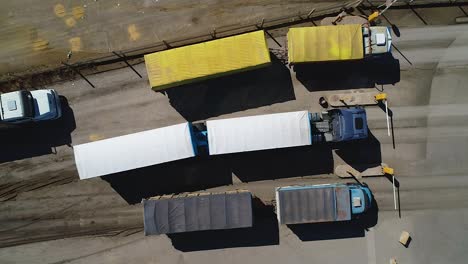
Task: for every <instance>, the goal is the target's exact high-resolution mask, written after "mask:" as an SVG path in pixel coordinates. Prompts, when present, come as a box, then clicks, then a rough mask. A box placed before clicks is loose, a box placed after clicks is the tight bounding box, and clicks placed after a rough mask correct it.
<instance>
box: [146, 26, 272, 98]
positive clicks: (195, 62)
mask: <svg viewBox="0 0 468 264" xmlns="http://www.w3.org/2000/svg"><path fill="white" fill-rule="evenodd" d="M270 63H271V60H270V53H269V50H268V46H267V43H266V39H265V33H264V32H263V30H260V31H255V32H252V33H246V34H242V35H237V36H233V37H227V38H222V39H217V40H212V41H208V42H203V43H199V44H194V45H189V46H185V47H180V48H175V49H169V50H164V51H160V52H155V53H151V54H148V55H145V64H146V70H147V71H148V79H149V82H150V85H151V87H152V88H153V90H163V89H167V88H170V87H174V86H178V85H181V84H185V83H190V82H194V81H198V80H201V79H207V78H212V77H217V76H221V75H226V74H230V73H234V72H239V71H245V70H249V69H253V68H258V67H261V66H265V65H268V64H270Z"/></svg>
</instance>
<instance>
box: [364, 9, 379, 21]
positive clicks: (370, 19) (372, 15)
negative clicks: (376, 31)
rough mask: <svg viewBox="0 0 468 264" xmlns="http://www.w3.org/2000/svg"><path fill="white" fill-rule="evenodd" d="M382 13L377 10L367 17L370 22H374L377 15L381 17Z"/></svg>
mask: <svg viewBox="0 0 468 264" xmlns="http://www.w3.org/2000/svg"><path fill="white" fill-rule="evenodd" d="M379 15H380V13H379V12H378V11H375V12H374V13H372V14H370V15H369V17H368V18H367V20H369V22H372V21H374V20H375V19H376V18H377V17H379Z"/></svg>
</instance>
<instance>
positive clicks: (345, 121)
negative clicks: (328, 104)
mask: <svg viewBox="0 0 468 264" xmlns="http://www.w3.org/2000/svg"><path fill="white" fill-rule="evenodd" d="M333 130H334V137H333V141H335V142H339V141H348V140H355V139H365V138H367V136H368V132H367V115H366V110H364V108H362V107H352V108H348V109H337V110H335V111H334V112H333Z"/></svg>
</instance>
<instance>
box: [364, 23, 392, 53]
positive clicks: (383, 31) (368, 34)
mask: <svg viewBox="0 0 468 264" xmlns="http://www.w3.org/2000/svg"><path fill="white" fill-rule="evenodd" d="M363 36H364V52H365V55H366V56H368V55H375V54H385V53H389V52H391V51H392V33H391V32H390V28H389V27H374V26H371V27H363Z"/></svg>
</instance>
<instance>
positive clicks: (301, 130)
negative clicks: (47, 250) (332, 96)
mask: <svg viewBox="0 0 468 264" xmlns="http://www.w3.org/2000/svg"><path fill="white" fill-rule="evenodd" d="M206 127H207V134H208V146H209V153H210V155H220V154H228V153H237V152H246V151H256V150H265V149H276V148H287V147H297V146H306V145H310V144H312V139H311V137H312V134H311V124H310V119H309V112H308V111H298V112H289V113H280V114H270V115H258V116H249V117H239V118H230V119H221V120H211V121H207V122H206Z"/></svg>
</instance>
